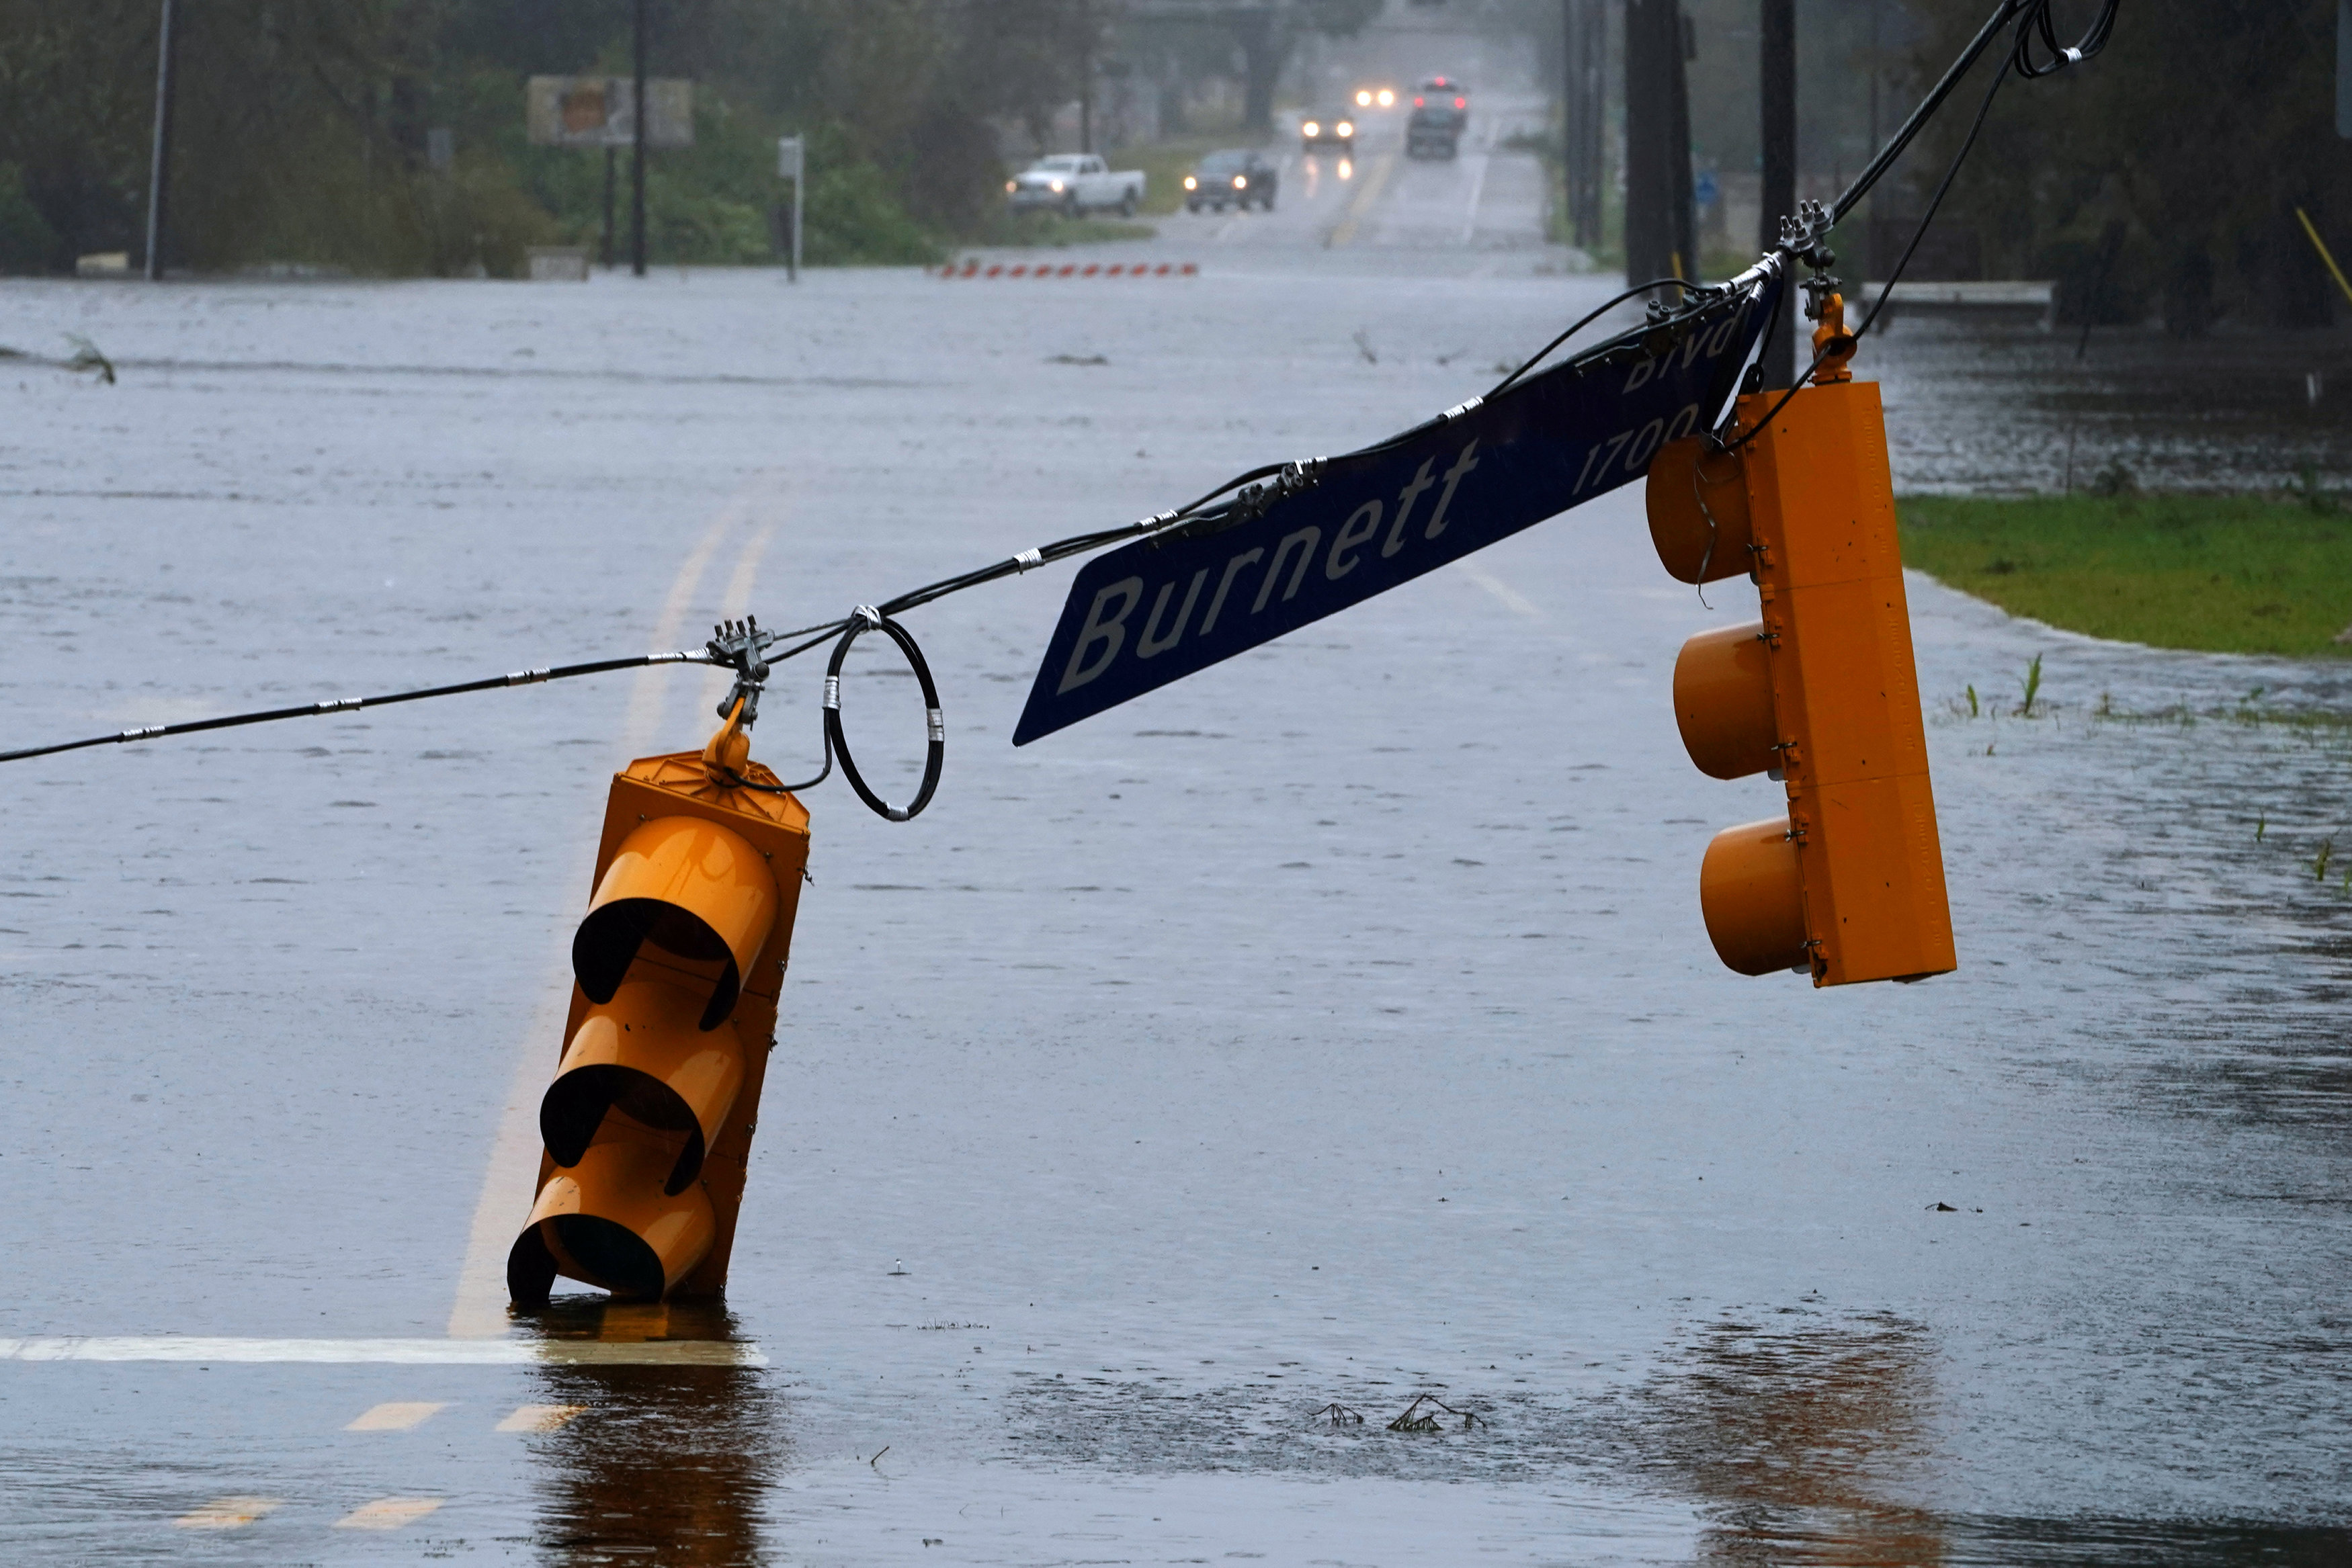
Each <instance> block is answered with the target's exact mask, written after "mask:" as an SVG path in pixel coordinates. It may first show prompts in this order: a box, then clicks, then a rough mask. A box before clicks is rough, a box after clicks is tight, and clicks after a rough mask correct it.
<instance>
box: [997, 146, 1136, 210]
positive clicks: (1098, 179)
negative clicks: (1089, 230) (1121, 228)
mask: <svg viewBox="0 0 2352 1568" xmlns="http://www.w3.org/2000/svg"><path fill="white" fill-rule="evenodd" d="M1004 194H1005V198H1006V200H1007V201H1009V202H1010V203H1011V204H1012V206H1013V211H1014V212H1016V213H1020V212H1028V211H1030V210H1032V209H1034V208H1037V207H1050V208H1053V209H1054V210H1055V211H1056V212H1059V213H1062V214H1066V215H1067V216H1070V217H1076V216H1077V215H1078V214H1080V213H1083V212H1087V211H1090V210H1091V211H1099V210H1101V209H1103V208H1107V207H1117V208H1118V213H1119V215H1120V216H1121V217H1129V218H1131V217H1133V216H1134V215H1135V209H1136V207H1137V206H1138V205H1139V204H1141V203H1142V201H1143V171H1142V170H1140V169H1116V170H1115V169H1112V168H1110V167H1109V166H1108V165H1107V164H1105V163H1104V162H1103V161H1102V160H1101V159H1100V158H1097V157H1096V156H1095V155H1094V154H1093V153H1091V152H1056V153H1055V154H1054V155H1053V156H1052V157H1050V158H1040V159H1038V160H1037V162H1034V163H1032V164H1030V165H1029V167H1027V168H1026V169H1024V170H1022V171H1021V172H1019V173H1018V174H1015V175H1014V176H1013V178H1012V179H1010V180H1007V181H1006V182H1005V183H1004Z"/></svg>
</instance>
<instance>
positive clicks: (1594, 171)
mask: <svg viewBox="0 0 2352 1568" xmlns="http://www.w3.org/2000/svg"><path fill="white" fill-rule="evenodd" d="M2347 3H2352V0H2347ZM1559 9H1560V18H1559V19H1560V31H1561V36H1562V41H1563V43H1564V44H1565V45H1566V47H1565V49H1564V50H1563V51H1562V64H1563V68H1564V75H1563V78H1562V81H1561V86H1562V88H1563V89H1565V90H1564V93H1563V96H1562V99H1561V106H1560V130H1561V133H1562V135H1563V136H1564V137H1565V138H1566V141H1565V142H1564V144H1563V147H1562V157H1561V162H1562V165H1563V170H1564V174H1565V178H1564V181H1563V183H1564V184H1565V186H1566V195H1567V199H1568V222H1569V227H1570V238H1571V239H1572V240H1573V241H1574V242H1575V244H1576V246H1578V248H1580V249H1581V250H1585V251H1588V252H1589V251H1594V250H1598V249H1600V248H1601V167H1602V164H1603V162H1604V160H1603V157H1602V147H1601V128H1602V125H1603V123H1604V120H1605V116H1604V112H1603V100H1604V98H1605V97H1606V92H1607V89H1606V87H1605V85H1604V84H1605V81H1606V77H1605V72H1606V69H1607V61H1606V59H1605V58H1604V56H1605V55H1606V52H1607V48H1608V41H1609V33H1608V26H1609V17H1608V13H1607V12H1606V11H1605V10H1603V9H1602V6H1601V0H1560V8H1559Z"/></svg>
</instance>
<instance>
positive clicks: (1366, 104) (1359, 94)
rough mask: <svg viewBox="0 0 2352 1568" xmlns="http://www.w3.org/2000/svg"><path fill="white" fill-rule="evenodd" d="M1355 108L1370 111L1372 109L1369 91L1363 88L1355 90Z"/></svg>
mask: <svg viewBox="0 0 2352 1568" xmlns="http://www.w3.org/2000/svg"><path fill="white" fill-rule="evenodd" d="M1356 107H1357V108H1358V109H1370V108H1371V107H1372V95H1371V92H1370V89H1363V88H1359V89H1357V91H1356Z"/></svg>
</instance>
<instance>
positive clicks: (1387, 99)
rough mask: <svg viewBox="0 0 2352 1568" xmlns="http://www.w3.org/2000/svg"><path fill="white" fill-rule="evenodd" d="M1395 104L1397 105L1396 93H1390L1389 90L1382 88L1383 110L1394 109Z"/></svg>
mask: <svg viewBox="0 0 2352 1568" xmlns="http://www.w3.org/2000/svg"><path fill="white" fill-rule="evenodd" d="M1395 104H1396V94H1394V93H1392V92H1391V91H1390V90H1389V89H1386V88H1382V89H1381V108H1382V109H1390V108H1393V107H1394V106H1395Z"/></svg>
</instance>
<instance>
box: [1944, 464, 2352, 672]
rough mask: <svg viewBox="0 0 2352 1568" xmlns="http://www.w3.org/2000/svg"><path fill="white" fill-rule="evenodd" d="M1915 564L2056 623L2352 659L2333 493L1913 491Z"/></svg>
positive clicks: (2349, 567) (2212, 648)
mask: <svg viewBox="0 0 2352 1568" xmlns="http://www.w3.org/2000/svg"><path fill="white" fill-rule="evenodd" d="M1898 511H1899V514H1900V516H1901V527H1902V539H1903V560H1904V564H1905V565H1906V566H1912V567H1916V568H1917V569H1919V570H1921V571H1924V572H1927V574H1928V575H1930V576H1932V577H1934V578H1936V579H1937V580H1940V581H1943V582H1945V583H1948V584H1949V585H1950V586H1952V587H1954V588H1957V589H1958V590H1959V591H1961V592H1963V593H1969V594H1973V595H1975V596H1976V597H1977V598H1979V599H1983V600H1987V601H1990V602H1992V603H1994V604H1997V605H1999V606H2000V608H2002V609H2003V610H2006V611H2008V612H2010V613H2011V614H2012V615H2026V616H2031V617H2032V618H2033V619H2034V620H2037V621H2044V622H2049V623H2050V624H2051V625H2053V626H2063V627H2064V628H2066V629H2067V630H2068V631H2072V632H2088V633H2089V634H2091V635H2092V636H2095V637H2109V638H2114V639H2116V640H2118V641H2121V642H2126V643H2147V644H2148V645H2150V646H2152V647H2158V648H2190V649H2197V650H2200V651H2202V652H2207V653H2284V654H2289V655H2294V656H2299V657H2306V658H2309V657H2325V658H2343V657H2346V656H2352V643H2347V642H2346V641H2345V640H2344V639H2346V638H2347V636H2352V517H2347V515H2345V514H2344V513H2343V512H2341V511H2339V510H2337V509H2336V508H2335V507H2334V506H2333V505H2332V504H2331V503H2330V502H2328V501H2327V500H2326V498H2325V497H2319V496H2315V497H2311V498H2309V499H2305V498H2302V497H2293V498H2287V499H2281V498H2277V497H2262V496H2199V495H2129V494H2127V495H2122V496H2045V497H2030V498H2025V499H1992V498H1987V497H1956V496H1910V497H1905V498H1904V500H1903V502H1902V504H1901V506H1900V507H1898Z"/></svg>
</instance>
